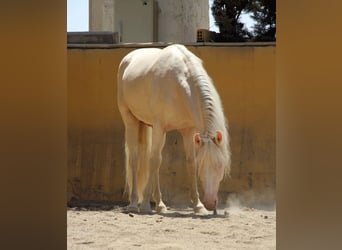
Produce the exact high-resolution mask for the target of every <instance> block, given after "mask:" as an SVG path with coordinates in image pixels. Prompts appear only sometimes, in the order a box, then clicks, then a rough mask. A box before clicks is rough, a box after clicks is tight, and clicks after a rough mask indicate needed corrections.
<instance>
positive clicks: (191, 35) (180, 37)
mask: <svg viewBox="0 0 342 250" xmlns="http://www.w3.org/2000/svg"><path fill="white" fill-rule="evenodd" d="M157 2H158V8H159V10H158V41H160V42H196V36H197V30H198V29H209V2H208V0H195V1H193V0H192V1H189V0H159V1H157Z"/></svg>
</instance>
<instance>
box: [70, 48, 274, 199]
mask: <svg viewBox="0 0 342 250" xmlns="http://www.w3.org/2000/svg"><path fill="white" fill-rule="evenodd" d="M188 48H189V49H190V50H191V51H193V52H194V53H195V54H196V55H198V56H199V57H200V58H202V59H203V62H204V66H205V68H206V69H207V71H208V74H209V75H210V76H211V77H212V79H213V81H214V83H215V85H216V87H217V90H218V92H219V94H220V96H221V99H222V102H223V106H224V112H225V115H226V117H227V118H228V121H229V127H230V128H229V131H230V135H231V149H232V172H231V178H227V179H225V180H224V182H222V183H221V187H220V195H223V196H224V195H226V194H228V193H232V192H233V193H241V192H244V191H250V190H253V191H257V192H264V191H265V190H274V188H275V46H266V47H252V46H244V47H239V46H231V47H229V46H220V47H219V46H217V47H215V46H188ZM133 49H134V48H112V49H69V50H68V138H69V144H68V199H71V198H72V197H74V198H75V199H80V200H97V201H123V200H125V198H124V197H123V191H124V127H123V123H122V120H121V117H120V114H119V111H118V109H117V104H116V73H117V68H118V65H119V63H120V60H121V59H122V58H123V57H124V56H125V55H126V54H127V53H128V52H129V51H131V50H133ZM184 166H185V164H184V151H183V146H182V138H181V137H180V135H179V134H178V132H171V133H169V134H168V136H167V141H166V146H165V148H164V151H163V163H162V167H161V188H162V192H163V196H164V199H165V201H166V202H175V203H177V202H184V201H188V200H189V199H188V190H189V189H188V184H189V179H188V176H187V173H186V171H185V168H184Z"/></svg>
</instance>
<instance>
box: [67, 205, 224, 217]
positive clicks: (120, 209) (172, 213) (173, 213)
mask: <svg viewBox="0 0 342 250" xmlns="http://www.w3.org/2000/svg"><path fill="white" fill-rule="evenodd" d="M127 205H128V203H126V202H94V201H86V202H81V201H72V202H68V209H69V210H77V211H113V212H117V213H124V214H129V215H130V216H134V215H140V216H144V215H152V216H153V215H156V216H162V217H167V218H192V219H202V220H205V219H213V218H227V217H228V214H226V213H224V214H222V212H221V211H219V213H217V214H214V213H213V212H209V213H208V214H200V213H195V212H194V211H193V210H192V209H191V208H181V207H168V210H167V212H165V213H157V212H156V211H155V210H152V212H150V213H141V212H132V211H129V210H128V209H127Z"/></svg>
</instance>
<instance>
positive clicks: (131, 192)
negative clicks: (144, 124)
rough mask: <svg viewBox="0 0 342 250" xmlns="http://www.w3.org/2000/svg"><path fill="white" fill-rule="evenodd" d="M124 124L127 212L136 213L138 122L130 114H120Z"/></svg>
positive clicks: (137, 198)
mask: <svg viewBox="0 0 342 250" xmlns="http://www.w3.org/2000/svg"><path fill="white" fill-rule="evenodd" d="M122 118H123V121H124V124H125V140H126V143H125V153H126V188H128V196H129V202H130V203H129V205H128V207H127V209H128V211H129V212H138V201H139V197H138V187H137V178H138V150H139V149H138V135H139V121H138V120H137V119H136V118H135V117H133V115H132V114H131V113H130V112H122Z"/></svg>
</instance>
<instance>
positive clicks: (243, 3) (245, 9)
mask: <svg viewBox="0 0 342 250" xmlns="http://www.w3.org/2000/svg"><path fill="white" fill-rule="evenodd" d="M211 11H212V14H213V16H214V18H215V24H216V25H217V26H218V27H219V30H220V34H218V36H217V38H216V39H215V41H217V42H221V41H222V42H223V41H224V42H242V41H251V40H252V41H275V40H276V0H214V2H213V5H212V7H211ZM242 13H250V14H251V18H252V19H254V20H255V22H256V24H255V25H254V26H253V32H250V31H248V29H247V28H246V26H245V25H244V24H243V23H242V22H241V21H240V17H241V14H242Z"/></svg>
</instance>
